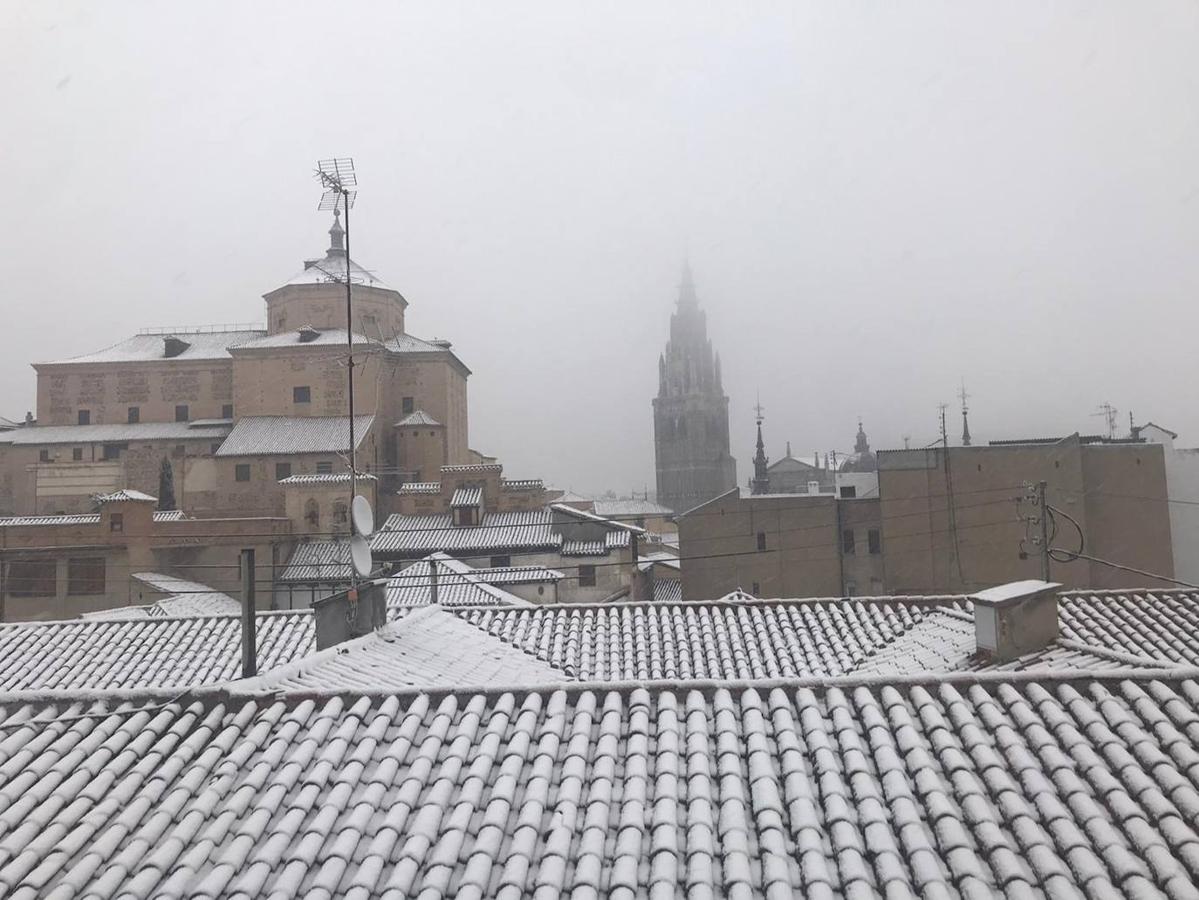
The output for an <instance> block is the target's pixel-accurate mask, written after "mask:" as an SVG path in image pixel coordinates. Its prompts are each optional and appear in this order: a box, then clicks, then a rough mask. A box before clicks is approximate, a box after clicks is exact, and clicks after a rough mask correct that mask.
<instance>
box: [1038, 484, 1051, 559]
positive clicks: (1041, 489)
mask: <svg viewBox="0 0 1199 900" xmlns="http://www.w3.org/2000/svg"><path fill="white" fill-rule="evenodd" d="M1045 488H1046V484H1045V482H1044V481H1038V482H1037V506H1038V510H1037V518H1038V519H1039V520H1040V525H1041V580H1042V581H1048V580H1049V507H1048V506H1046V505H1045Z"/></svg>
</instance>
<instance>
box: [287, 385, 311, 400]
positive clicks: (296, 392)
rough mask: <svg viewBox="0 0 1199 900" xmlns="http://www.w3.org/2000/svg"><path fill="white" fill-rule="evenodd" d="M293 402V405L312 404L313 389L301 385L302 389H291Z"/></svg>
mask: <svg viewBox="0 0 1199 900" xmlns="http://www.w3.org/2000/svg"><path fill="white" fill-rule="evenodd" d="M291 402H292V403H311V402H312V388H310V387H308V386H307V385H301V386H300V387H294V388H292V389H291Z"/></svg>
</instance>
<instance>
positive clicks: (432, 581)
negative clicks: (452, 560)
mask: <svg viewBox="0 0 1199 900" xmlns="http://www.w3.org/2000/svg"><path fill="white" fill-rule="evenodd" d="M429 598H430V600H432V602H433V605H434V606H436V605H437V560H435V559H430V560H429Z"/></svg>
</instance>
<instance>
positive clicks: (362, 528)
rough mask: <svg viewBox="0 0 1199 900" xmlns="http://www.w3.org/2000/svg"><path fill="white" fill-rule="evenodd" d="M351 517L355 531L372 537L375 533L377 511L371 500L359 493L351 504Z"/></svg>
mask: <svg viewBox="0 0 1199 900" xmlns="http://www.w3.org/2000/svg"><path fill="white" fill-rule="evenodd" d="M350 518H351V519H352V520H353V522H354V533H355V534H360V535H362V536H363V537H370V536H371V535H372V534H374V533H375V511H374V510H373V509H371V502H370V501H369V500H367V499H366V498H365V497H363V496H362V495H361V494H359V495H358V496H357V497H355V498H354V502H353V504H352V505H351V506H350Z"/></svg>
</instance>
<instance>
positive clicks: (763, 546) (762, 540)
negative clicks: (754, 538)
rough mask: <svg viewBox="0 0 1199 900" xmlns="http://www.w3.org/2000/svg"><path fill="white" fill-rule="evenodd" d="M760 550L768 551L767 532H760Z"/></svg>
mask: <svg viewBox="0 0 1199 900" xmlns="http://www.w3.org/2000/svg"><path fill="white" fill-rule="evenodd" d="M758 549H759V550H765V549H766V532H765V531H759V532H758Z"/></svg>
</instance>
